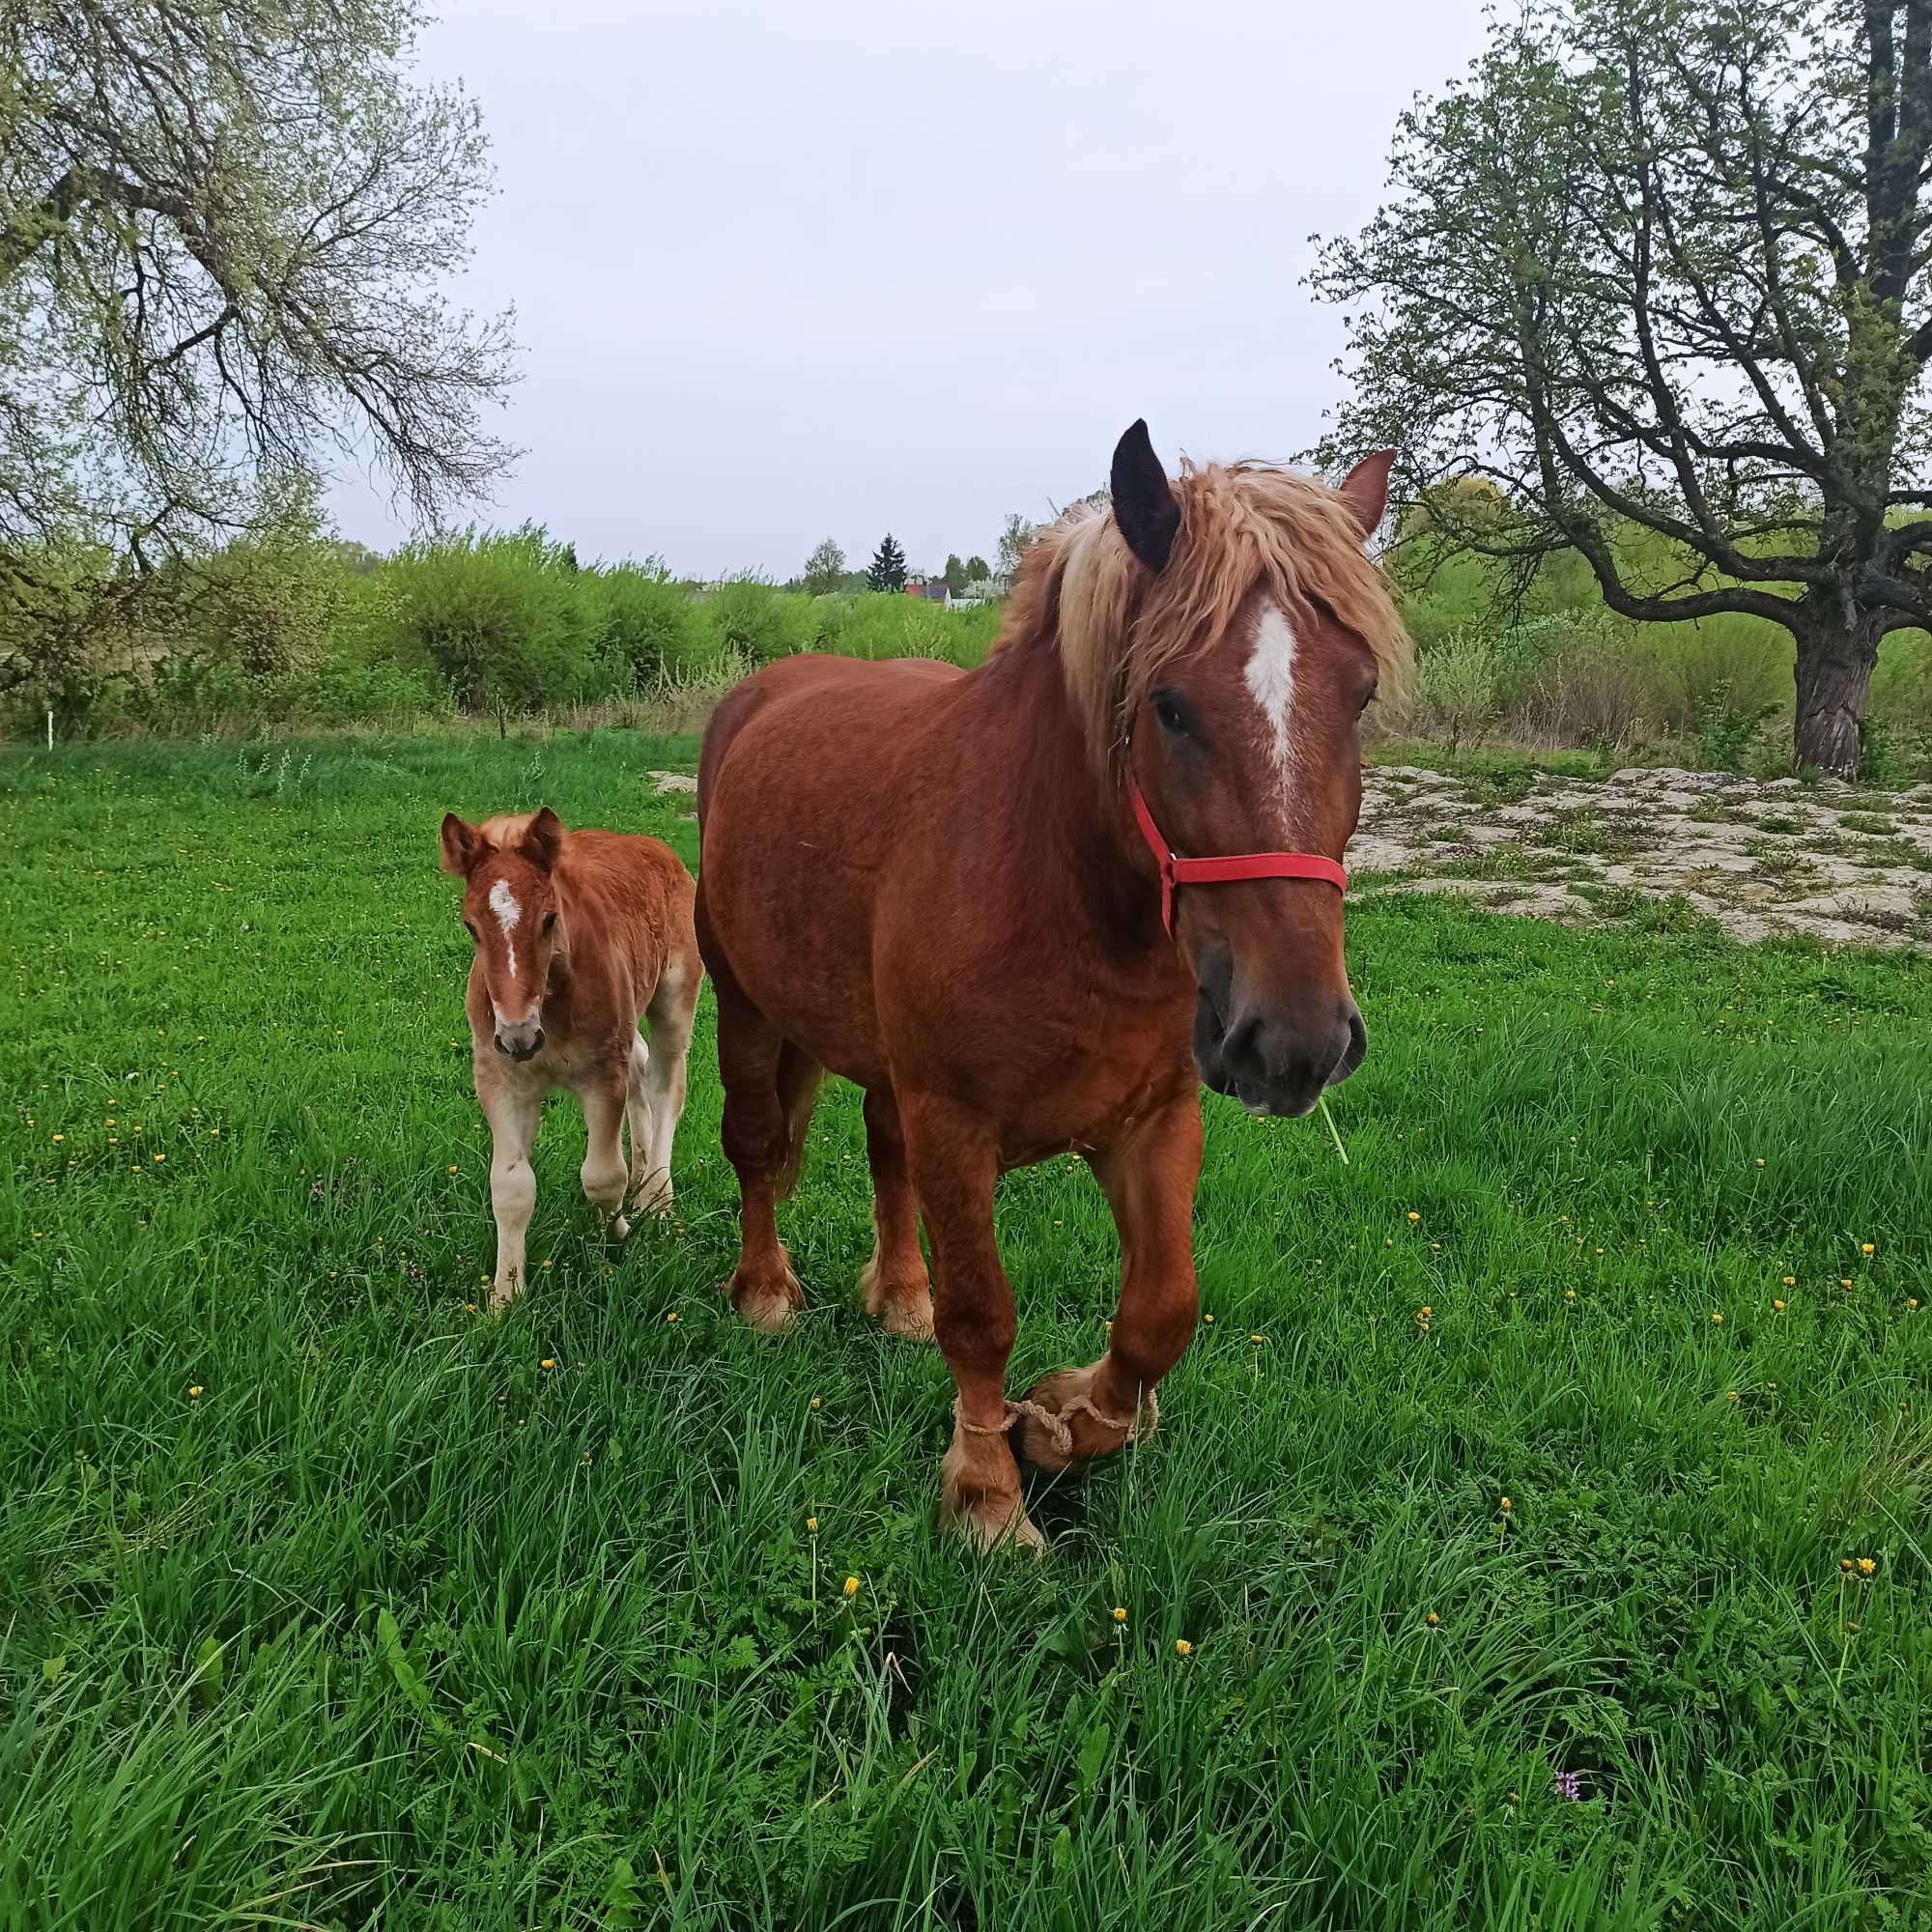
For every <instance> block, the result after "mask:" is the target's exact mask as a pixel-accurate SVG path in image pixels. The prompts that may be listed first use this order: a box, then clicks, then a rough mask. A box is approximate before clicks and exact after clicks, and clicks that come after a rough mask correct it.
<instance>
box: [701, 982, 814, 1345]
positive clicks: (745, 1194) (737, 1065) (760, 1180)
mask: <svg viewBox="0 0 1932 1932" xmlns="http://www.w3.org/2000/svg"><path fill="white" fill-rule="evenodd" d="M711 983H712V985H713V986H714V987H715V988H716V989H717V994H718V1077H719V1080H720V1082H721V1083H722V1085H723V1086H724V1089H725V1119H724V1122H723V1128H722V1132H721V1134H720V1139H721V1140H722V1141H723V1142H724V1144H725V1159H726V1160H728V1161H729V1162H730V1163H731V1166H732V1168H733V1169H734V1170H735V1171H736V1173H737V1176H738V1265H737V1267H736V1268H734V1269H733V1270H732V1273H731V1279H730V1280H729V1281H728V1282H726V1283H725V1293H726V1294H728V1295H729V1296H730V1298H731V1305H732V1306H733V1307H734V1308H735V1309H736V1310H737V1311H738V1313H739V1314H740V1315H742V1316H743V1317H744V1318H745V1320H746V1321H749V1322H750V1323H751V1324H752V1326H753V1328H756V1329H758V1330H759V1331H760V1332H761V1333H763V1334H767V1335H775V1334H777V1333H778V1331H779V1330H780V1329H781V1328H782V1327H783V1326H784V1325H785V1323H786V1322H788V1321H790V1320H791V1318H792V1316H793V1315H794V1314H795V1313H796V1312H797V1311H798V1310H799V1309H801V1308H803V1307H804V1306H805V1291H804V1289H802V1288H801V1287H800V1286H799V1283H798V1277H797V1276H796V1275H795V1274H793V1273H792V1271H791V1263H790V1262H789V1261H788V1260H787V1259H786V1256H785V1251H784V1248H783V1247H782V1245H781V1243H780V1241H779V1229H778V1220H777V1216H776V1215H775V1213H774V1211H773V1209H774V1208H775V1207H776V1205H777V1202H778V1199H779V1194H780V1191H781V1182H782V1181H783V1179H784V1178H785V1166H786V1151H787V1146H788V1134H787V1130H788V1126H789V1122H788V1121H787V1119H786V1107H785V1102H784V1099H783V1097H782V1096H781V1091H780V1078H781V1062H782V1061H784V1060H785V1059H786V1056H787V1055H788V1054H789V1055H790V1056H791V1057H792V1060H793V1061H794V1062H795V1063H797V1064H798V1065H799V1066H803V1065H809V1064H810V1063H806V1062H803V1061H802V1057H801V1056H799V1055H798V1052H797V1049H796V1048H792V1047H789V1046H788V1045H787V1043H786V1041H785V1040H784V1039H783V1038H781V1037H780V1034H779V1032H778V1029H777V1028H776V1027H774V1026H773V1025H772V1023H771V1022H770V1021H769V1020H768V1019H766V1017H765V1016H764V1014H763V1013H761V1012H760V1011H759V1010H758V1009H757V1008H756V1007H754V1006H753V1004H752V1003H751V1001H750V1000H748V999H747V998H746V997H745V995H744V994H743V993H742V992H741V991H739V989H738V985H737V982H736V981H735V980H732V979H731V978H730V976H729V975H728V974H726V973H721V972H718V971H716V970H714V971H713V973H712V976H711Z"/></svg>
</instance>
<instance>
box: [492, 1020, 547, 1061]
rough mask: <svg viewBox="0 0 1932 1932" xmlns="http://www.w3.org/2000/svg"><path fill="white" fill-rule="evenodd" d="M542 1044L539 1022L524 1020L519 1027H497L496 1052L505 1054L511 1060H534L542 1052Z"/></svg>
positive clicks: (541, 1029) (541, 1030)
mask: <svg viewBox="0 0 1932 1932" xmlns="http://www.w3.org/2000/svg"><path fill="white" fill-rule="evenodd" d="M543 1042H544V1031H543V1022H542V1021H541V1020H526V1021H524V1023H523V1024H522V1025H521V1026H499V1027H498V1028H497V1052H498V1053H502V1054H507V1055H508V1056H509V1057H510V1058H511V1059H512V1060H534V1059H535V1058H536V1057H537V1055H538V1054H540V1053H541V1052H542V1051H543Z"/></svg>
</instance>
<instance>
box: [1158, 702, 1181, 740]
mask: <svg viewBox="0 0 1932 1932" xmlns="http://www.w3.org/2000/svg"><path fill="white" fill-rule="evenodd" d="M1153 715H1154V716H1155V717H1156V718H1158V719H1159V720H1160V725H1161V729H1162V730H1163V731H1172V732H1173V733H1174V734H1175V735H1176V737H1179V738H1184V737H1186V735H1187V709H1186V707H1185V706H1184V705H1183V704H1182V703H1181V701H1180V699H1179V698H1178V697H1177V696H1175V695H1174V693H1173V692H1171V691H1156V692H1155V693H1154V695H1153Z"/></svg>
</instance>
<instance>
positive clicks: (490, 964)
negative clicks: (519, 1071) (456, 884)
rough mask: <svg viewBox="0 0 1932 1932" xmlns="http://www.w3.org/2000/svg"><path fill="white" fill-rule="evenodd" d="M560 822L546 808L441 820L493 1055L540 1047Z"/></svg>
mask: <svg viewBox="0 0 1932 1932" xmlns="http://www.w3.org/2000/svg"><path fill="white" fill-rule="evenodd" d="M562 843H563V826H562V825H561V824H560V823H559V821H558V819H557V815H556V813H555V812H554V811H553V810H551V809H550V807H549V806H545V807H544V808H543V810H541V811H539V812H537V813H535V814H534V815H533V816H531V817H529V818H492V819H489V820H487V821H486V822H485V823H484V824H482V825H480V826H476V825H466V824H465V823H464V822H463V820H462V819H460V818H458V817H457V815H456V814H455V813H454V812H453V811H452V812H448V813H446V814H445V815H444V817H443V821H442V868H443V870H444V871H445V872H454V873H455V874H456V875H457V877H458V878H460V879H462V880H463V882H464V891H463V923H464V925H465V927H466V928H467V929H468V931H469V937H470V938H471V939H472V940H473V941H474V942H475V945H476V958H477V963H478V964H479V965H480V966H481V967H482V969H483V986H484V990H485V991H486V992H487V993H488V994H489V996H490V1010H491V1013H492V1015H493V1017H494V1018H495V1021H496V1042H497V1052H498V1053H503V1054H507V1055H508V1056H509V1057H510V1058H511V1059H512V1060H528V1059H530V1058H531V1057H532V1056H534V1055H535V1054H537V1053H538V1052H540V1051H541V1050H542V1047H543V1043H544V1032H543V997H544V989H545V987H546V986H547V985H548V984H549V982H550V969H551V961H552V958H553V956H554V952H555V950H556V943H557V930H556V882H555V878H554V869H555V866H556V855H557V850H558V848H559V847H560V846H561V844H562Z"/></svg>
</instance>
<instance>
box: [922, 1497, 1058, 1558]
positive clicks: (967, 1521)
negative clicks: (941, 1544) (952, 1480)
mask: <svg viewBox="0 0 1932 1932" xmlns="http://www.w3.org/2000/svg"><path fill="white" fill-rule="evenodd" d="M940 1518H941V1520H942V1521H943V1522H944V1524H945V1526H946V1527H947V1528H948V1529H950V1530H952V1532H953V1534H954V1535H956V1536H961V1537H963V1538H965V1540H966V1541H967V1543H969V1544H970V1545H971V1546H972V1547H973V1548H974V1549H975V1550H977V1551H978V1552H979V1553H980V1555H981V1556H987V1555H990V1554H991V1553H992V1552H993V1551H994V1550H996V1549H1002V1550H1012V1551H1016V1552H1017V1553H1018V1554H1020V1555H1022V1556H1032V1557H1035V1558H1038V1557H1041V1556H1044V1555H1045V1554H1046V1538H1045V1537H1043V1536H1042V1535H1041V1534H1040V1533H1039V1531H1038V1530H1037V1529H1036V1528H1035V1527H1034V1525H1033V1519H1032V1518H1031V1517H1029V1516H1028V1515H1027V1513H1026V1505H1025V1503H1023V1502H1022V1501H1021V1500H1020V1499H1019V1498H1018V1497H1017V1496H1014V1497H1013V1498H1011V1499H1010V1500H1006V1499H1003V1498H1001V1497H998V1496H981V1497H980V1499H979V1500H978V1501H977V1502H972V1503H959V1504H954V1505H952V1506H951V1507H947V1506H945V1505H943V1504H942V1506H941V1509H940Z"/></svg>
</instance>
